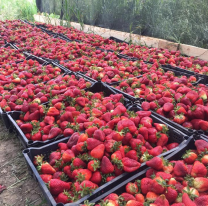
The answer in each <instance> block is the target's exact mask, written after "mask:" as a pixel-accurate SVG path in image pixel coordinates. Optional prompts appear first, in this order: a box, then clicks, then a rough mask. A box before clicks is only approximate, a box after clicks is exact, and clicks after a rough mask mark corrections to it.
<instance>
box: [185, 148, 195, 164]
mask: <svg viewBox="0 0 208 206" xmlns="http://www.w3.org/2000/svg"><path fill="white" fill-rule="evenodd" d="M197 157H198V156H197V154H196V153H194V152H192V151H191V150H187V151H186V153H185V154H184V155H183V156H182V158H183V159H184V162H185V163H187V164H193V163H194V162H195V160H196V159H197Z"/></svg>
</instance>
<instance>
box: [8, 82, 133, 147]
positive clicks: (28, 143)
mask: <svg viewBox="0 0 208 206" xmlns="http://www.w3.org/2000/svg"><path fill="white" fill-rule="evenodd" d="M85 90H86V91H90V92H93V93H95V92H104V95H105V96H109V95H111V94H116V92H115V91H113V90H111V88H109V87H108V86H107V85H106V84H104V83H102V82H95V83H93V85H92V86H91V87H90V88H87V89H85ZM124 105H125V106H126V107H127V108H128V107H129V106H130V105H131V102H130V101H129V100H128V99H126V98H124ZM20 114H21V113H20V112H16V111H14V112H10V113H8V118H9V121H10V124H9V125H10V127H9V129H10V130H13V131H15V132H16V134H17V136H18V138H19V140H20V142H21V143H22V145H23V146H24V148H27V147H40V146H42V145H46V144H49V143H51V142H54V141H56V140H57V139H60V138H63V137H64V136H63V135H60V136H58V137H56V138H53V139H50V140H46V141H32V140H28V139H27V137H26V136H25V134H24V133H23V132H22V130H21V129H20V128H19V126H18V125H17V123H16V120H17V119H19V116H20Z"/></svg>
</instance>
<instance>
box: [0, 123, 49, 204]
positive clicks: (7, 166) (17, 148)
mask: <svg viewBox="0 0 208 206" xmlns="http://www.w3.org/2000/svg"><path fill="white" fill-rule="evenodd" d="M23 149H24V148H23V147H22V146H21V144H20V142H19V140H18V138H17V137H16V136H15V135H14V133H9V132H8V130H7V129H6V128H5V127H4V125H3V123H2V122H0V185H5V186H6V187H7V189H6V190H4V191H3V192H2V193H1V194H0V206H13V205H15V206H47V205H48V204H47V203H46V201H45V199H44V196H43V194H42V192H41V190H40V188H39V186H38V183H37V182H36V181H35V180H34V179H33V178H32V176H30V174H29V172H28V168H27V165H26V162H25V159H24V157H23V155H22V150H23Z"/></svg>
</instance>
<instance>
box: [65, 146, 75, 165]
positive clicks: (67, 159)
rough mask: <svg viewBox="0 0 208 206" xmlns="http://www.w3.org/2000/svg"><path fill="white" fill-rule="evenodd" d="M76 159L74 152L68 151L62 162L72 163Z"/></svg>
mask: <svg viewBox="0 0 208 206" xmlns="http://www.w3.org/2000/svg"><path fill="white" fill-rule="evenodd" d="M74 157H75V155H74V152H73V151H72V150H70V149H68V150H66V151H65V152H64V153H63V154H62V160H63V161H64V162H65V163H67V162H71V160H72V159H73V158H74Z"/></svg>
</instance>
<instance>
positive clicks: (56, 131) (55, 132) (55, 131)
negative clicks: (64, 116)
mask: <svg viewBox="0 0 208 206" xmlns="http://www.w3.org/2000/svg"><path fill="white" fill-rule="evenodd" d="M60 134H62V130H61V129H60V128H58V127H53V128H52V129H51V130H50V132H49V135H48V139H53V138H55V137H57V136H59V135H60Z"/></svg>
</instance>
